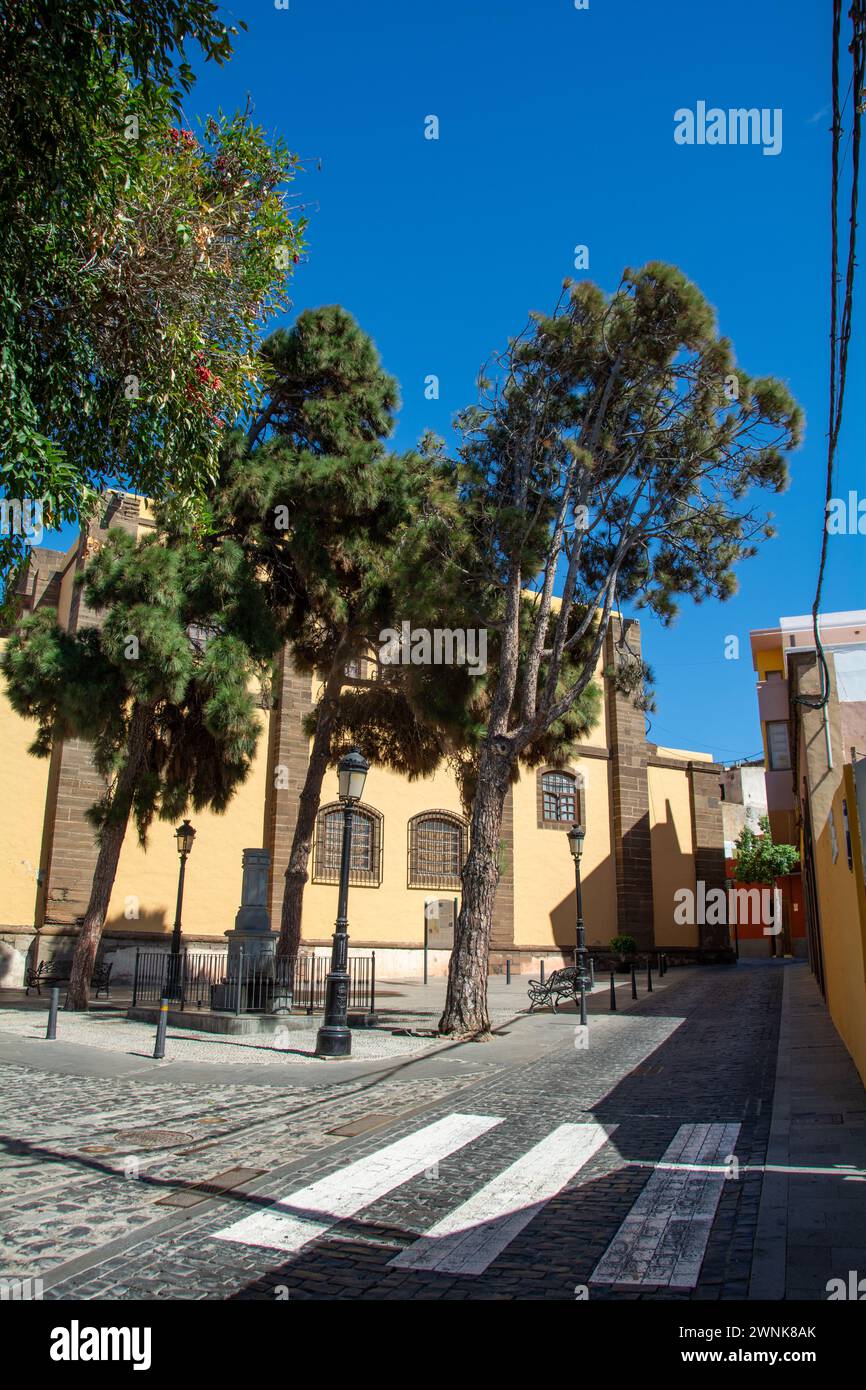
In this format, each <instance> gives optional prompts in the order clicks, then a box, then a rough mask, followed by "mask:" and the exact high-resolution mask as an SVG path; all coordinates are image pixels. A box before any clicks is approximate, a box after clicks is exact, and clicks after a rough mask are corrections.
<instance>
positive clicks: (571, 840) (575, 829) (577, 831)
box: [568, 825, 589, 1027]
mask: <svg viewBox="0 0 866 1390" xmlns="http://www.w3.org/2000/svg"><path fill="white" fill-rule="evenodd" d="M585 835H586V831H585V830H584V828H583V826H582V825H573V826H572V827H571V829H570V830H569V831H568V848H569V849H570V850H571V855H572V858H573V859H574V883H575V888H576V891H577V950H576V951H575V953H574V963H575V966H576V967H577V984H578V987H579V989H580V1022H581V1026H582V1027H585V1026H586V990H587V986H588V984H589V977H588V975H587V973H586V933H585V932H584V929H583V893H582V892H581V886H580V856H581V855H582V853H583V840H584V836H585Z"/></svg>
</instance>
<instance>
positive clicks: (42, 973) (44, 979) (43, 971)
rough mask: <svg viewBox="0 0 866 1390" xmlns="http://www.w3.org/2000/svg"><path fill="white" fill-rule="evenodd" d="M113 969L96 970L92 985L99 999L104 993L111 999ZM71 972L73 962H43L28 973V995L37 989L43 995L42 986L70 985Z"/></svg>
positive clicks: (104, 966)
mask: <svg viewBox="0 0 866 1390" xmlns="http://www.w3.org/2000/svg"><path fill="white" fill-rule="evenodd" d="M112 969H113V966H111V965H97V966H96V967H95V968H94V971H93V975H92V976H91V980H90V984H91V987H92V988H93V989H95V990H96V997H97V999H98V998H99V996H100V994H102V993H103V991H104V993H105V997H106V999H108V998H110V995H111V971H112ZM71 971H72V962H71V961H57V962H53V961H52V962H49V961H47V960H42V961H40V962H39V964H38V965H37V966H36V969H35V970H34V969H32V968H31V969H30V970H28V971H27V990H26V993H27V994H28V995H29V993H30V991H31V989H35V990H36V993H37V994H39V995H41V994H42V988H41V987H42V985H68V984H69V976H70V973H71Z"/></svg>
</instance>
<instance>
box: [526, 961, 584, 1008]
mask: <svg viewBox="0 0 866 1390" xmlns="http://www.w3.org/2000/svg"><path fill="white" fill-rule="evenodd" d="M563 998H565V999H571V1000H573V1002H574V1003H575V1004H577V1003H579V1002H580V985H579V982H578V972H577V970H576V969H575V968H574V966H573V965H569V966H567V967H566V968H565V969H563V970H554V972H553V974H552V975H548V977H547V979H546V980H530V981H529V1012H530V1013H532V1010H533V1009H536V1008H538V1009H540V1008H543V1007H544V1005H545V1004H552V1005H553V1012H554V1013H556V1011H557V1009H558V1008H559V1001H560V999H563Z"/></svg>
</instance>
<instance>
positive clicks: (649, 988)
mask: <svg viewBox="0 0 866 1390" xmlns="http://www.w3.org/2000/svg"><path fill="white" fill-rule="evenodd" d="M646 992H647V994H652V992H653V963H652V961H651V960H650V958H649V956H647V960H646Z"/></svg>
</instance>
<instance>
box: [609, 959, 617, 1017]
mask: <svg viewBox="0 0 866 1390" xmlns="http://www.w3.org/2000/svg"><path fill="white" fill-rule="evenodd" d="M610 1011H611V1013H612V1014H615V1013H616V979H615V978H614V973H613V971H612V970H611V972H610Z"/></svg>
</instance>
